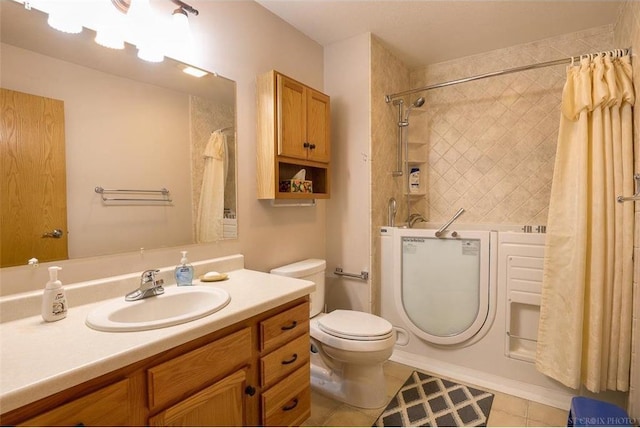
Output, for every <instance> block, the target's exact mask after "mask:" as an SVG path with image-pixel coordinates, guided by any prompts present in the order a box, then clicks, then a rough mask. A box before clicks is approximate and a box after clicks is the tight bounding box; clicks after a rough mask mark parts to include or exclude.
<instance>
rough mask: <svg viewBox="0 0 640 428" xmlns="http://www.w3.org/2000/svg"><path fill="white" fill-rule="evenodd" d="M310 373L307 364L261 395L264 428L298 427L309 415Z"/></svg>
mask: <svg viewBox="0 0 640 428" xmlns="http://www.w3.org/2000/svg"><path fill="white" fill-rule="evenodd" d="M310 380H311V371H310V368H309V364H305V365H304V366H302V367H300V368H299V369H298V370H296V371H295V372H294V373H293V374H292V375H291V376H289V377H287V378H285V379H284V380H282V381H281V382H279V383H277V384H276V385H275V386H274V387H273V388H271V389H269V390H268V391H267V392H265V393H263V394H262V423H263V425H265V426H294V425H295V426H298V425H300V424H301V423H302V422H304V421H305V420H306V419H307V418H308V417H309V416H310V415H311V386H310Z"/></svg>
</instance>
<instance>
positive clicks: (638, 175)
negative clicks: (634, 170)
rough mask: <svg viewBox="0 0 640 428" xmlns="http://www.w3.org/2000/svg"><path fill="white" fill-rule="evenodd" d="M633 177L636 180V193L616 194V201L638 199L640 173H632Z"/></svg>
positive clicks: (639, 193) (639, 195)
mask: <svg viewBox="0 0 640 428" xmlns="http://www.w3.org/2000/svg"><path fill="white" fill-rule="evenodd" d="M633 178H634V179H635V180H636V193H634V195H633V196H618V197H617V198H616V200H617V201H618V202H627V201H640V174H636V175H634V176H633Z"/></svg>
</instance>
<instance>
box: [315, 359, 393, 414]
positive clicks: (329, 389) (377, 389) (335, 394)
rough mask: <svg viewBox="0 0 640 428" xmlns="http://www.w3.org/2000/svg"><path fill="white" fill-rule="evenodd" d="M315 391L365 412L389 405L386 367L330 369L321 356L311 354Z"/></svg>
mask: <svg viewBox="0 0 640 428" xmlns="http://www.w3.org/2000/svg"><path fill="white" fill-rule="evenodd" d="M311 388H312V389H313V390H315V391H317V392H319V393H321V394H323V395H327V396H329V397H331V398H333V399H335V400H338V401H341V402H343V403H346V404H349V405H351V406H354V407H360V408H363V409H377V408H380V407H383V406H384V405H385V404H387V396H386V389H387V388H386V381H385V378H384V372H383V370H382V364H372V365H358V366H355V365H351V364H340V367H339V368H334V369H332V368H330V367H328V366H327V365H326V364H325V363H324V361H323V360H322V358H321V357H320V356H319V355H313V354H312V355H311Z"/></svg>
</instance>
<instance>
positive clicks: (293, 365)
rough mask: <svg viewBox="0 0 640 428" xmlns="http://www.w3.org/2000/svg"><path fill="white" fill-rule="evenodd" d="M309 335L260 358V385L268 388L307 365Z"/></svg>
mask: <svg viewBox="0 0 640 428" xmlns="http://www.w3.org/2000/svg"><path fill="white" fill-rule="evenodd" d="M309 346H310V343H309V335H308V334H303V335H302V336H300V337H298V338H297V339H294V340H293V341H291V342H289V343H287V344H286V345H284V346H283V347H281V348H278V349H276V350H275V351H273V352H271V353H270V354H268V355H266V356H264V357H262V358H260V384H261V385H262V386H263V387H269V386H270V385H271V384H272V383H274V382H277V381H278V380H280V379H282V378H283V377H285V376H286V375H288V374H290V373H291V372H293V371H294V370H296V369H297V368H299V367H301V366H302V365H303V364H309Z"/></svg>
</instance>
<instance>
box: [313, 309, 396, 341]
mask: <svg viewBox="0 0 640 428" xmlns="http://www.w3.org/2000/svg"><path fill="white" fill-rule="evenodd" d="M318 328H319V329H320V330H322V331H323V332H325V333H327V334H330V335H332V336H335V337H339V338H341V339H348V340H358V341H360V340H363V341H368V340H383V339H387V338H389V337H391V335H392V334H393V326H392V325H391V323H390V322H389V321H387V320H385V319H383V318H380V317H379V316H376V315H373V314H368V313H366V312H360V311H347V310H341V309H337V310H335V311H333V312H331V313H328V314H326V315H325V316H323V317H321V318H319V319H318Z"/></svg>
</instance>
